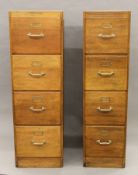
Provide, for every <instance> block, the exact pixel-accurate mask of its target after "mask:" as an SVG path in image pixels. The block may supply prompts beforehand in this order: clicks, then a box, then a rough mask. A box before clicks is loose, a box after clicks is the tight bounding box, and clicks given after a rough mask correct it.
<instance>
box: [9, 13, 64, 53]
mask: <svg viewBox="0 0 138 175" xmlns="http://www.w3.org/2000/svg"><path fill="white" fill-rule="evenodd" d="M10 18H11V19H10V20H11V46H12V47H11V50H12V53H13V54H34V53H35V54H61V52H62V50H61V44H62V43H61V42H62V40H61V35H62V34H61V28H62V27H61V24H62V18H61V14H60V13H56V12H53V13H44V12H42V13H41V12H27V13H25V12H20V13H18V12H11V13H10ZM28 34H32V35H40V34H42V35H43V36H40V37H39V36H28Z"/></svg>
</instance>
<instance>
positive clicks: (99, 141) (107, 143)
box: [96, 140, 112, 145]
mask: <svg viewBox="0 0 138 175" xmlns="http://www.w3.org/2000/svg"><path fill="white" fill-rule="evenodd" d="M96 143H98V144H99V145H111V144H112V140H108V141H101V140H96Z"/></svg>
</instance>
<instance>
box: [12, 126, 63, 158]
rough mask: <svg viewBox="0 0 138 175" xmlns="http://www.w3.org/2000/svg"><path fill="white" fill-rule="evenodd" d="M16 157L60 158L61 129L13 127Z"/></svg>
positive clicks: (58, 127) (57, 127) (51, 127)
mask: <svg viewBox="0 0 138 175" xmlns="http://www.w3.org/2000/svg"><path fill="white" fill-rule="evenodd" d="M15 135H16V153H17V157H61V146H62V145H61V143H62V136H61V127H60V126H39V127H38V126H32V127H30V126H29V127H15Z"/></svg>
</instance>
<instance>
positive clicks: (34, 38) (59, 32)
mask: <svg viewBox="0 0 138 175" xmlns="http://www.w3.org/2000/svg"><path fill="white" fill-rule="evenodd" d="M9 18H10V19H9V20H10V45H11V47H10V50H11V65H12V88H13V115H14V140H15V153H16V166H17V167H22V168H24V167H28V168H29V167H38V168H40V167H51V168H56V167H62V166H63V93H64V91H63V71H64V68H63V64H64V61H63V57H64V51H63V46H64V26H63V25H64V19H63V12H62V11H12V12H10V13H9ZM14 66H15V67H14ZM40 94H41V95H43V96H44V99H45V100H46V99H47V100H48V102H46V101H45V100H44V101H45V105H46V104H47V105H48V106H47V114H46V111H45V110H44V111H45V114H46V115H45V116H44V115H35V118H33V116H34V115H31V114H30V113H29V112H30V111H29V110H28V111H25V110H26V107H28V106H27V105H29V104H31V103H30V102H31V100H30V97H31V98H32V97H33V95H37V98H35V100H34V97H33V100H32V101H33V106H31V107H33V109H39V110H40V107H43V106H40V103H41V100H40V99H39V98H38V96H39V95H40ZM35 97H36V96H35ZM39 97H40V96H39ZM42 101H43V100H42ZM44 101H43V102H44ZM41 104H42V103H41ZM52 108H53V109H52ZM31 109H32V108H31ZM41 109H42V108H41ZM43 109H44V108H43ZM32 112H33V111H32ZM35 112H36V111H35ZM39 114H40V113H39ZM58 114H59V115H58ZM38 117H39V120H38ZM41 125H43V126H41ZM48 125H49V126H48ZM27 127H28V128H29V129H27ZM40 127H41V128H40ZM42 127H43V129H44V128H46V131H48V132H47V133H46V136H44V137H45V139H47V140H48V141H49V143H48V146H46V143H43V141H44V140H41V139H43V138H44V137H42V136H41V133H42V132H40V130H41V129H42ZM19 128H20V129H19ZM39 128H40V129H39ZM22 129H23V130H22ZM31 130H33V131H34V130H37V132H33V133H32V132H31ZM17 131H18V132H17ZM24 131H25V132H24ZM28 133H29V134H28ZM37 133H38V135H37ZM32 134H33V135H34V134H35V137H34V138H35V139H36V140H34V141H38V142H36V144H32V142H30V141H29V139H31V138H32ZM44 135H45V133H44ZM54 137H55V138H54ZM21 138H23V140H22V139H21ZM20 141H21V142H22V141H23V144H22V143H21V146H19V145H20ZM41 141H42V142H41ZM17 143H19V144H17ZM27 144H28V145H27ZM32 145H33V146H36V148H34V147H33V149H34V153H33V150H32V149H31V146H32ZM28 146H29V147H28ZM43 146H45V147H43ZM37 147H42V149H43V151H42V149H41V148H37ZM25 150H28V151H27V152H25ZM39 151H40V152H39ZM18 153H19V154H18ZM24 153H25V154H27V156H26V157H24V156H23V157H20V156H22V155H23V154H24ZM39 153H40V155H39ZM28 155H31V156H32V157H31V156H29V157H28ZM35 156H37V157H35Z"/></svg>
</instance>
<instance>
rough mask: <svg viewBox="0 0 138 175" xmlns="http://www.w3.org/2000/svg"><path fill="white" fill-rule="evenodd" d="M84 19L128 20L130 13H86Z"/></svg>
mask: <svg viewBox="0 0 138 175" xmlns="http://www.w3.org/2000/svg"><path fill="white" fill-rule="evenodd" d="M83 15H84V18H103V17H104V18H106V17H107V18H110V17H111V18H114V17H115V18H129V17H130V15H131V11H93V12H92V11H86V12H84V13H83Z"/></svg>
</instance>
